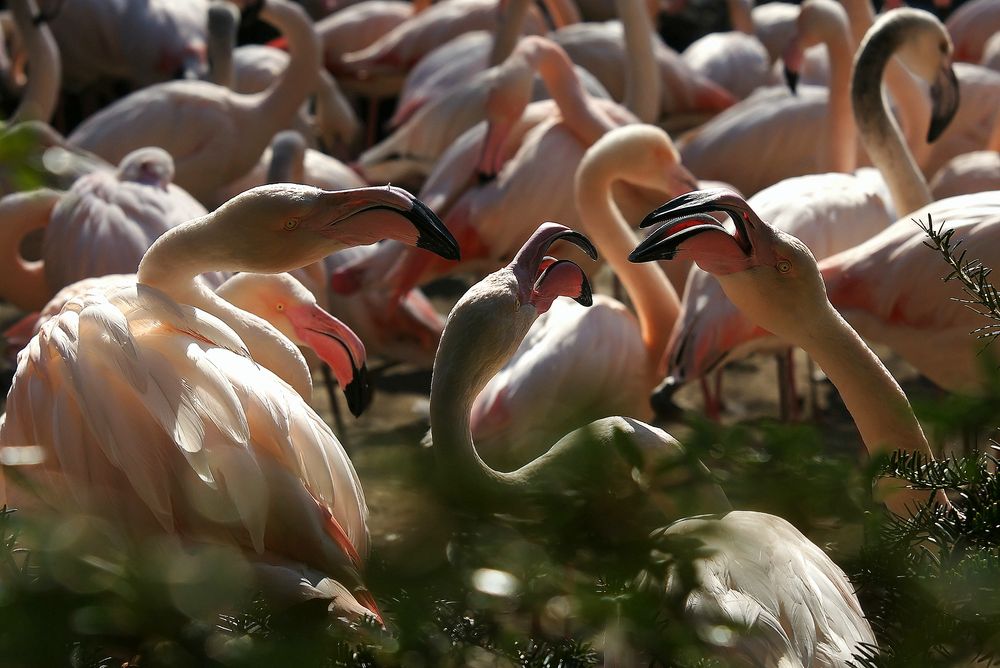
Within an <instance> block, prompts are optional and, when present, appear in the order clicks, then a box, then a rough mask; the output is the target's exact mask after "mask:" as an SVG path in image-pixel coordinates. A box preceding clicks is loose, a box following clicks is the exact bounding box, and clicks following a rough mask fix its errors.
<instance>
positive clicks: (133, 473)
mask: <svg viewBox="0 0 1000 668" xmlns="http://www.w3.org/2000/svg"><path fill="white" fill-rule="evenodd" d="M385 235H391V236H393V237H395V238H397V239H401V240H404V241H406V242H408V243H415V244H419V245H421V246H422V247H425V248H428V249H430V250H433V251H434V252H440V253H444V254H446V255H449V256H452V257H455V256H457V254H458V248H457V244H455V242H454V239H453V238H452V237H451V236H450V235H449V234H448V232H447V230H446V229H445V228H444V227H443V226H442V225H441V223H440V221H439V220H437V218H436V217H435V216H434V215H433V213H431V212H430V211H429V210H428V209H427V208H426V207H424V206H423V205H422V204H421V203H420V202H419V201H417V200H415V199H413V198H412V197H411V196H410V195H409V194H408V193H406V192H405V191H401V190H399V189H391V188H367V189H359V190H346V191H340V192H327V191H322V190H318V189H315V188H310V187H308V186H299V185H292V184H280V185H270V186H261V187H259V188H255V189H253V190H250V191H247V192H245V193H243V194H241V195H240V196H238V197H236V198H234V199H232V200H230V201H229V202H227V203H226V204H224V205H223V206H221V207H220V208H219V209H217V210H216V211H214V212H212V213H210V214H207V215H205V216H203V217H201V218H198V219H195V220H192V221H189V222H188V223H185V224H184V225H181V226H178V227H176V228H174V229H173V230H171V231H170V232H168V233H167V234H165V235H163V236H162V237H160V239H158V240H157V242H156V243H155V244H154V245H153V246H152V247H151V248H150V250H149V251H148V252H147V253H146V255H145V256H144V257H143V260H142V263H141V264H140V266H139V271H138V274H137V283H136V284H135V286H133V287H130V288H127V289H124V290H119V291H116V292H112V293H110V294H94V293H91V294H90V295H88V296H86V297H84V298H79V299H76V300H71V301H70V302H69V303H68V304H67V305H66V306H65V307H64V308H63V310H62V311H61V312H60V313H59V315H57V316H56V317H54V318H52V319H51V320H49V321H48V322H47V323H46V324H45V325H44V326H43V327H42V328H41V330H40V331H39V333H38V335H37V336H36V337H35V338H34V339H32V341H31V343H30V344H29V345H28V347H27V348H26V349H25V350H24V351H23V352H22V353H21V355H20V356H19V358H18V368H17V372H16V373H15V376H14V382H13V385H12V387H11V390H10V394H9V395H8V399H7V413H6V418H5V419H4V420H3V421H2V423H0V445H3V446H5V447H21V446H26V445H36V446H39V447H41V448H43V450H44V452H45V455H46V456H45V458H44V460H43V463H42V464H40V465H38V466H35V467H26V470H23V471H22V472H23V474H24V475H25V477H27V478H29V479H31V480H34V481H36V482H37V483H38V484H37V485H36V486H34V488H35V490H36V491H37V494H38V496H39V498H38V499H31V498H28V499H27V501H28V502H31V501H35V502H36V503H41V504H43V505H51V506H53V507H54V508H56V509H59V508H61V507H64V506H65V505H66V504H73V505H74V506H75V507H76V508H77V509H83V510H84V511H88V512H92V513H95V514H97V515H99V516H103V517H105V518H107V519H109V520H110V521H114V522H116V523H119V524H121V525H124V528H125V529H126V530H128V531H130V532H131V533H132V535H134V536H136V537H140V538H141V537H142V536H144V535H149V534H156V533H160V532H167V533H171V534H174V533H176V534H179V535H181V536H183V537H185V538H187V539H189V540H190V539H193V540H201V539H208V540H214V541H220V540H221V541H223V542H227V543H235V544H236V545H237V546H239V547H241V548H243V549H244V550H245V551H246V553H247V554H248V556H250V558H251V559H253V558H254V555H261V556H263V561H264V565H265V567H266V563H267V561H268V560H269V559H268V556H267V554H271V555H274V556H275V557H277V558H279V559H281V560H284V561H288V562H293V563H298V564H300V565H301V566H302V567H303V568H304V569H305V570H307V571H308V573H309V574H312V575H316V578H315V579H314V580H310V583H311V585H312V587H311V589H312V591H309V592H306V591H299V590H298V583H297V582H295V578H292V580H293V582H289V583H288V584H289V585H290V586H291V587H293V588H292V589H291V590H289V591H287V592H286V594H288V595H289V596H292V597H295V596H304V597H309V598H312V597H317V595H316V594H315V591H316V590H319V591H323V590H325V589H326V587H324V586H322V585H324V581H327V580H333V581H335V582H337V583H340V584H339V585H338V586H339V589H338V591H340V592H341V593H342V592H343V591H344V590H346V591H347V592H349V594H350V596H348V597H347V598H348V599H351V598H353V599H354V603H353V605H354V606H355V609H356V608H357V607H358V606H361V607H363V608H365V609H367V611H368V612H369V613H370V614H373V615H375V616H378V615H379V613H378V607H377V605H376V604H375V601H374V600H373V598H372V596H371V594H369V593H368V592H367V590H366V589H365V588H364V585H363V583H362V580H361V576H360V569H361V567H362V565H363V560H364V557H363V555H365V553H366V551H367V547H368V531H367V527H366V519H365V518H366V507H365V502H364V495H363V492H362V489H361V486H360V484H359V482H358V479H357V475H356V473H355V471H354V468H353V466H352V465H351V463H350V460H349V459H348V458H347V456H346V453H345V452H344V450H343V448H342V446H341V445H340V443H339V442H338V441H337V439H336V437H335V436H334V435H333V433H332V432H331V431H330V430H329V428H328V427H327V426H326V425H325V424H324V423H323V421H322V420H321V419H320V418H319V417H318V416H317V415H316V414H315V413H314V412H313V411H312V409H311V408H309V406H308V404H307V403H306V401H305V399H303V398H302V396H300V395H299V394H298V393H297V392H295V390H294V387H295V386H294V385H289V384H287V383H286V382H283V381H282V380H281V379H279V377H278V376H276V375H274V374H273V373H271V372H270V371H268V370H267V369H266V368H264V367H263V366H260V365H258V364H256V363H255V362H254V360H253V358H251V357H250V355H249V354H248V353H247V342H248V340H259V339H270V340H271V341H272V342H273V344H275V345H277V346H278V347H284V348H286V349H290V350H292V351H293V352H294V348H293V347H292V346H291V345H290V342H288V340H287V339H285V338H284V337H283V336H281V335H280V334H279V333H278V332H276V331H274V330H273V329H271V328H269V327H265V326H262V322H263V321H261V320H259V319H256V318H252V317H249V316H248V314H246V313H245V312H243V311H241V310H239V309H237V308H235V307H234V306H232V305H230V304H229V303H228V302H225V301H224V300H222V299H221V298H220V297H218V296H217V295H216V294H215V293H214V292H212V291H210V290H208V289H207V288H206V287H205V286H204V285H203V284H202V283H200V282H198V281H197V280H196V278H195V277H196V276H197V275H198V274H200V273H202V272H205V271H216V270H220V271H256V272H263V273H276V272H281V271H285V270H288V269H293V268H295V267H299V266H302V265H305V264H308V263H310V262H315V261H316V260H317V259H319V258H320V257H322V256H323V255H325V254H327V253H330V252H332V251H335V250H337V249H340V248H343V247H345V246H346V245H350V244H364V243H371V242H373V241H375V240H377V239H379V238H381V237H382V236H385ZM296 354H297V353H296ZM299 365H300V366H301V368H302V369H303V372H304V373H307V372H305V371H304V370H305V364H304V362H302V361H301V356H299ZM282 371H284V372H285V373H286V374H287V373H289V371H290V370H289V369H283V370H282ZM304 382H306V383H307V384H308V376H306V378H305V379H304ZM53 418H55V420H54V421H53ZM140 445H141V447H139V446H140ZM7 492H8V500H9V501H11V502H15V503H17V502H19V501H18V500H17V495H21V496H27V495H28V494H29V491H28V490H27V489H24V488H22V487H20V486H19V487H16V488H10V489H8V490H7ZM199 509H201V510H199ZM265 552H266V553H267V554H264V553H265ZM296 592H298V593H296ZM333 604H336V600H334V602H333Z"/></svg>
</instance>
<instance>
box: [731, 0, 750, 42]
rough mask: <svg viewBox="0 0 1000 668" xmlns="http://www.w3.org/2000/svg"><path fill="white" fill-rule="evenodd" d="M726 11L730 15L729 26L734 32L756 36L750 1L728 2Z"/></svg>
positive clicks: (737, 0)
mask: <svg viewBox="0 0 1000 668" xmlns="http://www.w3.org/2000/svg"><path fill="white" fill-rule="evenodd" d="M726 11H727V12H728V13H729V25H730V26H731V27H732V29H733V30H736V31H738V32H741V33H743V34H744V35H753V34H754V29H753V15H752V14H751V13H750V2H749V0H726Z"/></svg>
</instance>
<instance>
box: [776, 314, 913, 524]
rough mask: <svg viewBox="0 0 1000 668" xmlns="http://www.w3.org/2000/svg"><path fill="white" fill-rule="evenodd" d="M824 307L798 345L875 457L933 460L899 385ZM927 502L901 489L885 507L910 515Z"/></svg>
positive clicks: (835, 316)
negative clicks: (898, 453) (909, 455)
mask: <svg viewBox="0 0 1000 668" xmlns="http://www.w3.org/2000/svg"><path fill="white" fill-rule="evenodd" d="M823 302H824V304H823V308H822V311H821V313H819V314H817V316H814V317H810V318H808V319H806V318H803V319H802V320H801V322H803V323H807V325H806V327H807V328H808V331H804V332H803V336H802V337H800V339H799V340H797V341H795V343H796V345H798V346H800V347H801V348H802V349H803V350H805V351H806V352H807V353H808V354H809V356H810V357H812V359H813V360H814V361H815V362H816V363H817V364H818V365H819V366H820V368H821V369H823V372H824V373H825V374H826V375H827V377H828V378H829V379H830V381H831V382H832V383H833V384H834V386H835V387H836V388H837V391H838V392H839V393H840V396H841V398H842V399H843V401H844V405H845V406H846V407H847V410H848V411H849V412H850V414H851V417H852V418H853V419H854V423H855V425H857V428H858V432H859V433H860V434H861V438H862V440H863V441H864V443H865V447H866V448H867V450H868V452H869V454H871V455H879V454H885V453H889V452H892V451H894V450H905V451H907V452H920V453H922V454H924V455H926V456H928V457H931V458H932V457H933V455H932V453H931V449H930V446H929V445H928V444H927V439H926V437H925V436H924V432H923V430H922V429H921V428H920V423H919V422H917V419H916V417H914V415H913V409H912V408H911V407H910V402H909V400H907V398H906V395H905V394H904V393H903V390H902V389H900V387H899V384H898V383H897V382H896V380H895V379H894V378H893V377H892V375H891V374H890V373H889V372H888V371H887V370H886V368H885V366H883V364H882V362H881V361H880V360H879V359H878V357H876V356H875V354H874V353H873V352H872V351H871V349H870V348H869V347H868V346H867V345H866V344H865V342H864V341H862V339H861V337H860V336H858V334H857V332H855V331H854V329H852V328H851V326H850V325H848V324H847V322H846V321H845V320H844V319H843V318H842V317H841V315H840V314H839V313H838V312H837V311H836V310H835V309H834V308H833V307H832V306H831V305H830V302H829V301H828V300H826V299H824V300H823ZM887 482H888V481H887ZM926 496H927V495H926V494H919V493H907V492H906V491H902V490H898V489H897V490H894V491H893V492H891V496H889V495H887V496H886V498H885V501H886V505H887V506H888V507H889V508H890V510H892V511H893V512H895V513H897V514H900V515H904V514H906V513H907V510H906V506H907V504H909V503H912V502H915V501H922V500H923V499H925V498H926Z"/></svg>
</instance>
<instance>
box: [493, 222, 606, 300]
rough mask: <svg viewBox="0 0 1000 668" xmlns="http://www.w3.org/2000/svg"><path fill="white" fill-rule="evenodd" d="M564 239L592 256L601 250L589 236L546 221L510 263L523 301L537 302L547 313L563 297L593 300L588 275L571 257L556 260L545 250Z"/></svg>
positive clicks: (592, 257) (519, 295) (595, 257)
mask: <svg viewBox="0 0 1000 668" xmlns="http://www.w3.org/2000/svg"><path fill="white" fill-rule="evenodd" d="M560 239H564V240H566V241H568V242H570V243H572V244H573V245H575V246H578V247H580V248H581V249H582V250H583V251H584V252H585V253H586V254H587V255H588V256H589V257H590V258H591V259H594V260H596V259H597V249H596V248H594V245H593V244H592V243H590V240H589V239H587V237H585V236H583V235H582V234H580V233H579V232H576V231H574V230H571V229H569V228H568V227H566V226H565V225H560V224H558V223H542V224H541V225H540V226H539V227H538V229H537V230H536V231H535V233H534V234H532V235H531V237H530V238H529V239H528V240H527V241H526V242H524V245H523V246H521V250H519V251H518V252H517V255H515V256H514V259H513V261H511V263H510V264H509V265H508V267H509V268H510V270H511V271H512V272H513V273H514V277H515V278H516V279H517V285H518V298H519V300H520V303H521V304H533V305H534V306H535V308H536V310H537V311H538V313H539V314H542V313H544V312H545V311H547V310H548V308H549V307H550V306H551V305H552V302H553V301H554V300H555V299H556V298H557V297H560V296H565V297H571V298H573V299H575V300H576V301H577V302H578V303H580V304H582V305H583V306H590V305H591V304H592V303H593V292H592V290H591V288H590V282H589V281H588V280H587V276H586V274H584V273H583V270H582V269H581V268H580V267H579V266H578V265H577V264H576V263H575V262H571V261H570V260H556V259H555V258H552V257H549V256H547V255H546V254H545V253H546V251H548V249H549V247H550V246H551V245H552V244H554V243H555V242H556V241H558V240H560Z"/></svg>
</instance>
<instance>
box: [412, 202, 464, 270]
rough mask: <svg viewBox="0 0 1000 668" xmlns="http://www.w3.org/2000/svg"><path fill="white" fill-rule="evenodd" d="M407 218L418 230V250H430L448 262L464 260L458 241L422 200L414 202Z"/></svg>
mask: <svg viewBox="0 0 1000 668" xmlns="http://www.w3.org/2000/svg"><path fill="white" fill-rule="evenodd" d="M407 218H408V219H409V220H410V222H412V223H413V225H414V227H416V228H417V231H418V235H417V243H416V246H417V248H423V249H424V250H429V251H430V252H432V253H434V254H436V255H440V256H441V257H443V258H444V259H446V260H460V259H462V254H461V251H460V250H459V248H458V241H457V240H456V239H455V237H454V236H453V235H452V233H451V232H449V231H448V228H447V227H445V225H444V223H442V222H441V219H440V218H438V216H437V214H436V213H434V212H433V211H431V209H430V207H429V206H427V205H426V204H424V203H423V202H421V201H420V200H414V202H413V208H412V209H411V210H410V212H409V214H408V215H407Z"/></svg>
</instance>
